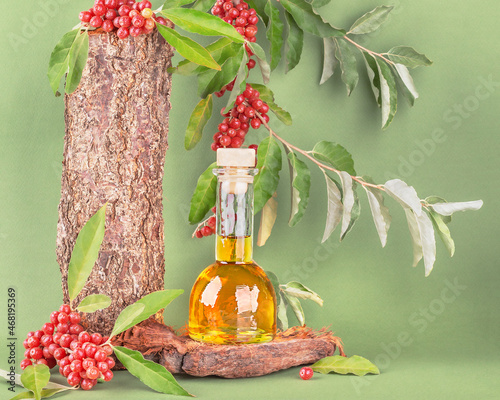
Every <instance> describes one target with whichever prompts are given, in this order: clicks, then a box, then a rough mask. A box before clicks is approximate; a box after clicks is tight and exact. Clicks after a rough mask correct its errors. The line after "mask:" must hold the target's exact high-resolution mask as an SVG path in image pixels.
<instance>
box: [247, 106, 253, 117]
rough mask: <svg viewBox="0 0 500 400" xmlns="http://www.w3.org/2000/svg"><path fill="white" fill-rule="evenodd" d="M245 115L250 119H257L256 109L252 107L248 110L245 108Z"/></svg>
mask: <svg viewBox="0 0 500 400" xmlns="http://www.w3.org/2000/svg"><path fill="white" fill-rule="evenodd" d="M245 115H246V116H247V117H248V118H253V117H255V109H253V108H252V107H247V108H245Z"/></svg>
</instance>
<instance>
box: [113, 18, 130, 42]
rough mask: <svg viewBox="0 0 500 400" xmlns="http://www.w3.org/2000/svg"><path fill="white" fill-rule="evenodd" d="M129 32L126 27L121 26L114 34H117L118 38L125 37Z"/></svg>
mask: <svg viewBox="0 0 500 400" xmlns="http://www.w3.org/2000/svg"><path fill="white" fill-rule="evenodd" d="M120 18H121V17H120ZM129 33H130V32H129V30H128V29H127V28H123V27H120V28H118V30H117V31H116V34H117V35H118V37H119V38H120V39H126V38H127V37H128V35H129Z"/></svg>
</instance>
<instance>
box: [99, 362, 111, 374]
mask: <svg viewBox="0 0 500 400" xmlns="http://www.w3.org/2000/svg"><path fill="white" fill-rule="evenodd" d="M97 369H98V370H99V371H100V372H106V371H107V370H108V369H109V367H108V363H107V362H106V361H101V362H98V363H97Z"/></svg>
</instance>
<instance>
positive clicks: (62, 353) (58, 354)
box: [54, 347, 66, 360]
mask: <svg viewBox="0 0 500 400" xmlns="http://www.w3.org/2000/svg"><path fill="white" fill-rule="evenodd" d="M64 357H66V350H64V349H63V348H62V347H59V348H58V349H55V350H54V358H55V359H56V360H61V359H63V358H64Z"/></svg>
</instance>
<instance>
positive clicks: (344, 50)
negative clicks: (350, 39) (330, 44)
mask: <svg viewBox="0 0 500 400" xmlns="http://www.w3.org/2000/svg"><path fill="white" fill-rule="evenodd" d="M334 40H335V44H336V51H335V57H336V58H337V60H339V63H340V69H341V70H342V75H341V76H342V82H344V83H345V85H346V87H347V95H348V96H350V95H351V93H352V91H353V90H354V88H355V87H356V85H357V84H358V80H359V75H358V70H357V67H356V57H355V56H354V53H353V52H352V50H351V48H350V46H349V44H348V43H347V42H346V41H345V40H343V39H334Z"/></svg>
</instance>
